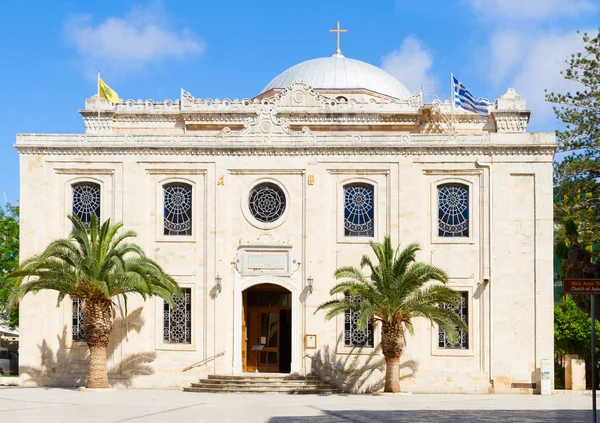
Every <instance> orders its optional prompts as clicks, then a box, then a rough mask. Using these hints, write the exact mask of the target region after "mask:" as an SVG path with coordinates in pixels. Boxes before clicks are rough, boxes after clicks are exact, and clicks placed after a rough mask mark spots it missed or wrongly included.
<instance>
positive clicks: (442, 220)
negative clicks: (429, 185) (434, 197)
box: [438, 184, 469, 237]
mask: <svg viewBox="0 0 600 423" xmlns="http://www.w3.org/2000/svg"><path fill="white" fill-rule="evenodd" d="M438 235H439V236H441V237H468V236H469V187H468V186H467V185H464V184H444V185H440V186H438Z"/></svg>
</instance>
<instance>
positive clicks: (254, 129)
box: [217, 105, 312, 142]
mask: <svg viewBox="0 0 600 423" xmlns="http://www.w3.org/2000/svg"><path fill="white" fill-rule="evenodd" d="M248 135H258V136H262V137H263V140H264V141H269V139H270V137H271V136H272V135H306V136H310V135H312V134H311V132H310V129H308V128H307V127H303V128H302V130H301V131H292V130H291V129H290V122H289V120H288V119H286V118H283V117H277V111H276V109H275V107H273V106H270V105H265V106H264V107H262V108H261V109H260V110H259V111H258V114H257V116H256V117H250V118H246V119H245V120H244V129H242V130H240V131H232V130H231V129H230V128H228V127H226V128H223V129H222V130H221V131H220V132H219V133H218V134H217V140H219V141H221V142H222V141H224V140H225V138H227V137H230V136H231V137H233V136H248Z"/></svg>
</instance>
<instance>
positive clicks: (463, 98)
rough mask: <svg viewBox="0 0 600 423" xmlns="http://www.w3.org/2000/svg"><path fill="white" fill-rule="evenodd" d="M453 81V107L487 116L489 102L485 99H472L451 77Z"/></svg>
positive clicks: (461, 85)
mask: <svg viewBox="0 0 600 423" xmlns="http://www.w3.org/2000/svg"><path fill="white" fill-rule="evenodd" d="M452 80H453V81H454V105H455V106H456V107H462V108H463V109H465V110H467V111H469V112H474V113H479V114H480V115H484V116H487V115H488V108H489V106H490V102H489V101H488V99H487V98H474V97H473V96H472V95H471V93H470V92H469V90H467V89H466V88H465V86H464V85H463V84H461V83H460V82H458V79H456V78H455V77H454V75H452Z"/></svg>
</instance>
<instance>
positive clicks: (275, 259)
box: [247, 252, 288, 271]
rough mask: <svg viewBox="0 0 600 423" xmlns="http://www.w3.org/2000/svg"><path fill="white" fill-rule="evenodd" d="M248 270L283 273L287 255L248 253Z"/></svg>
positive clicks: (285, 268) (285, 267)
mask: <svg viewBox="0 0 600 423" xmlns="http://www.w3.org/2000/svg"><path fill="white" fill-rule="evenodd" d="M247 254H248V255H247V257H248V270H271V271H285V270H287V261H288V255H287V252H282V253H268V252H261V253H254V252H248V253H247Z"/></svg>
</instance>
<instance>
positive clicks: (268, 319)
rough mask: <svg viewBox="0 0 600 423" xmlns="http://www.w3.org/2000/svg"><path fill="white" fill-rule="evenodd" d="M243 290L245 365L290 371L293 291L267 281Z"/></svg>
mask: <svg viewBox="0 0 600 423" xmlns="http://www.w3.org/2000/svg"><path fill="white" fill-rule="evenodd" d="M242 294H243V296H242V300H243V308H242V344H243V345H242V354H243V357H242V369H243V370H244V371H246V372H255V371H258V372H280V371H284V372H289V371H290V366H289V363H288V362H289V361H290V359H291V357H290V351H291V319H290V318H289V316H290V313H291V293H290V292H289V291H287V290H285V289H283V288H281V287H279V286H276V285H269V284H263V285H257V286H254V287H252V288H250V289H248V290H246V291H244V292H243V293H242ZM282 320H283V322H282ZM282 325H283V326H282ZM282 352H283V354H282ZM282 357H283V359H284V361H285V362H284V363H283V366H282V365H281V364H282V362H281V360H282Z"/></svg>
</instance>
